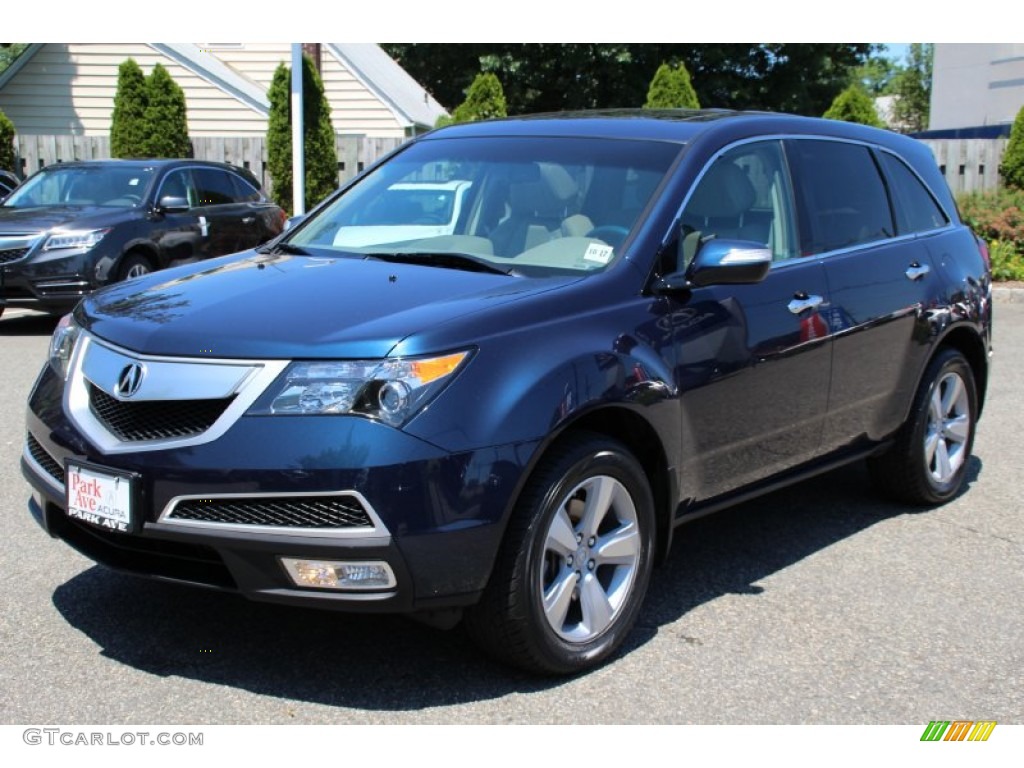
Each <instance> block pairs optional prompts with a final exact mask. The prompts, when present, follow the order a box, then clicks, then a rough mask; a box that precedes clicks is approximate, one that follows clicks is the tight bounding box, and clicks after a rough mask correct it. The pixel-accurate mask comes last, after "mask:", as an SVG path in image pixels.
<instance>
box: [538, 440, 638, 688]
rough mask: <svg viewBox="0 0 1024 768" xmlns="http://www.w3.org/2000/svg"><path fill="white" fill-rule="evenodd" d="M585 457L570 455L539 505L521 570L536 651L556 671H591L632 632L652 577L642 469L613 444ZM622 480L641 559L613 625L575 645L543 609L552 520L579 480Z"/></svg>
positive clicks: (590, 452) (591, 451)
mask: <svg viewBox="0 0 1024 768" xmlns="http://www.w3.org/2000/svg"><path fill="white" fill-rule="evenodd" d="M578 453H582V454H583V455H577V456H575V458H574V460H573V458H572V457H566V459H565V460H564V462H563V463H562V464H561V465H560V467H561V469H562V470H563V471H562V472H561V476H560V479H559V480H558V481H557V482H555V483H554V484H553V485H551V486H550V488H548V490H547V492H546V493H545V494H544V496H543V498H542V501H541V503H540V505H539V508H538V509H536V511H535V513H534V516H533V521H532V524H531V526H530V528H529V530H528V534H527V537H526V540H525V542H524V546H523V549H522V551H521V563H520V568H519V569H518V570H519V573H520V574H521V575H522V576H523V578H522V589H523V590H524V592H525V594H524V605H525V606H526V610H527V611H528V613H529V615H528V617H527V620H528V621H529V622H530V623H531V624H532V625H533V626H534V627H536V628H537V632H536V637H535V640H536V650H537V651H538V652H539V653H540V655H541V656H543V657H544V658H545V660H546V661H547V662H548V664H549V665H550V666H551V667H553V668H556V669H559V670H562V671H566V672H572V671H580V670H583V669H588V668H590V667H593V666H594V665H596V664H598V663H600V662H601V661H602V660H603V659H605V658H606V657H608V656H610V655H611V654H612V653H613V652H614V651H615V650H616V649H617V648H618V647H619V645H621V644H622V642H623V640H624V639H625V638H626V636H627V635H628V634H629V633H630V631H631V630H632V628H633V625H634V624H635V622H636V619H637V617H638V615H639V613H640V609H641V607H642V604H643V598H644V594H645V593H646V591H647V585H648V583H649V581H650V575H651V567H652V562H653V560H652V555H653V551H654V531H655V520H654V501H653V498H652V495H651V491H650V487H649V483H648V480H647V477H646V475H645V474H644V472H643V469H642V468H641V467H640V465H639V464H638V463H637V462H636V460H635V459H633V458H632V457H631V456H630V455H629V454H628V453H626V452H624V451H620V450H619V449H617V448H615V447H611V446H608V447H602V448H600V449H595V448H594V447H591V448H590V449H589V450H587V451H583V450H581V451H579V452H578ZM601 475H603V476H608V477H611V478H614V479H615V480H618V481H619V482H620V483H622V485H623V487H624V488H625V489H626V491H627V492H628V493H629V495H630V497H631V499H632V501H633V505H634V507H635V509H636V516H637V526H638V528H639V533H640V537H641V553H640V562H639V563H638V565H637V570H636V574H635V577H634V579H633V583H632V585H631V586H630V591H629V595H628V597H627V598H626V604H625V605H624V606H623V607H622V609H621V612H620V613H619V615H618V616H616V617H615V619H614V620H613V622H612V624H611V625H610V626H609V627H608V628H607V629H606V630H605V631H604V632H602V633H601V634H600V635H598V636H597V637H596V638H593V639H592V640H589V641H587V642H585V643H573V642H569V641H567V640H565V639H563V638H561V637H559V636H558V635H557V634H556V633H555V631H554V630H553V629H552V628H551V625H550V624H549V623H548V620H547V617H546V616H545V615H544V611H543V590H542V585H541V571H542V567H543V558H544V548H545V543H546V537H547V533H548V530H549V528H550V526H551V523H552V520H553V519H554V517H555V515H556V514H557V513H558V510H559V507H560V503H561V502H562V500H564V499H565V498H566V496H567V495H568V494H569V492H570V491H572V490H573V489H574V488H576V487H577V486H578V485H579V484H580V483H582V482H584V481H585V480H587V479H589V478H593V477H596V476H601Z"/></svg>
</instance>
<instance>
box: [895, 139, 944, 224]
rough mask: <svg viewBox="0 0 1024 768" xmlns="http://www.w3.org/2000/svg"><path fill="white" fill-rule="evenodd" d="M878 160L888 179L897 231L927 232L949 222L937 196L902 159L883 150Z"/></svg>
mask: <svg viewBox="0 0 1024 768" xmlns="http://www.w3.org/2000/svg"><path fill="white" fill-rule="evenodd" d="M879 160H880V162H881V164H882V168H883V169H884V170H885V175H886V176H887V177H888V179H889V188H890V190H891V191H892V198H893V200H892V202H893V208H894V209H895V212H896V232H897V233H898V234H901V235H906V234H911V233H914V232H928V231H930V230H933V229H939V228H941V227H944V226H946V225H947V224H948V223H949V219H948V218H947V217H946V214H945V213H943V211H942V208H940V207H939V204H938V203H936V202H935V198H933V197H932V195H931V193H930V192H929V191H928V189H927V188H926V187H925V185H924V184H923V183H922V182H921V180H920V179H919V178H918V177H917V176H916V175H915V174H914V172H913V171H911V170H910V169H909V168H908V167H907V166H906V165H905V164H904V162H903V161H902V160H900V159H899V158H897V157H894V156H892V155H890V154H889V153H888V152H880V153H879Z"/></svg>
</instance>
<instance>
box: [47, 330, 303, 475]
mask: <svg viewBox="0 0 1024 768" xmlns="http://www.w3.org/2000/svg"><path fill="white" fill-rule="evenodd" d="M289 362H290V361H289V360H232V359H217V358H191V357H168V356H162V355H143V354H139V353H137V352H132V351H130V350H126V349H122V348H120V347H117V346H115V345H113V344H110V343H108V342H105V341H101V340H99V339H97V338H96V337H95V336H93V335H92V334H90V333H88V332H86V331H83V332H82V335H81V337H80V338H79V340H78V343H77V345H76V346H75V350H74V352H73V353H72V356H71V361H70V365H69V366H68V368H69V373H68V382H67V386H65V388H64V411H65V413H67V414H68V417H69V418H70V419H71V421H72V422H73V423H74V424H75V426H76V427H77V428H78V429H79V430H80V431H81V432H82V433H83V434H84V435H85V436H86V437H87V438H88V439H89V440H90V441H91V442H92V443H93V444H94V445H95V446H96V447H98V448H99V449H100V450H101V451H102V452H103V453H106V454H111V455H112V454H121V453H138V452H142V451H157V450H166V449H168V448H184V447H188V446H193V445H202V444H204V443H209V442H212V441H214V440H216V439H217V438H219V437H220V436H221V435H223V434H224V433H225V432H227V431H228V430H229V429H230V428H231V427H232V425H234V423H235V422H236V421H238V419H239V418H241V417H242V415H243V414H245V412H246V411H247V410H249V407H250V406H251V405H252V404H253V403H254V402H256V399H257V398H258V397H259V396H260V395H261V394H263V392H264V390H266V388H267V387H269V386H270V385H271V383H273V381H274V380H275V379H276V378H277V377H278V376H279V375H280V374H281V372H282V371H283V370H284V369H285V368H286V367H287V366H288V364H289ZM132 363H139V364H141V366H142V367H143V368H144V369H145V370H146V380H145V381H144V382H143V383H142V386H141V387H140V389H139V392H138V393H137V395H133V396H132V397H130V398H129V397H125V396H122V395H121V394H120V393H119V392H118V391H117V384H118V379H119V376H120V374H121V373H122V372H123V370H124V368H126V367H127V366H129V365H131V364H132ZM90 388H95V389H98V390H100V391H102V392H103V393H104V394H105V395H106V396H107V398H110V399H112V400H114V401H118V402H122V403H125V404H128V403H132V404H134V403H147V404H148V405H154V406H157V407H158V405H157V404H159V403H166V404H167V405H168V407H170V408H173V407H174V404H175V402H180V401H183V400H205V399H210V400H216V399H222V400H230V402H229V404H227V405H226V407H225V408H224V409H223V412H222V413H221V414H220V415H219V416H218V417H217V418H216V419H215V420H214V421H213V422H212V423H211V424H210V425H209V428H208V429H205V430H203V431H200V432H196V433H193V434H185V435H180V436H171V437H155V438H145V439H125V438H126V437H128V438H131V437H132V436H131V435H124V434H118V431H117V429H116V428H114V427H113V426H111V425H108V424H107V423H105V422H104V419H103V418H102V417H101V415H97V413H96V411H95V410H94V407H93V403H92V398H91V397H90V394H91V393H90ZM134 437H136V438H138V437H140V436H139V435H136V436H134Z"/></svg>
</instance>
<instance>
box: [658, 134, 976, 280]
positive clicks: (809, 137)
mask: <svg viewBox="0 0 1024 768" xmlns="http://www.w3.org/2000/svg"><path fill="white" fill-rule="evenodd" d="M789 140H805V141H833V142H838V143H841V144H854V145H856V146H859V147H864V148H866V149H867V150H868V151H877V152H886V153H887V154H889V155H892V156H893V157H894V158H896V159H897V160H899V161H900V162H902V163H903V165H905V166H906V167H907V168H908V169H909V170H910V172H911V173H913V174H914V176H915V177H917V180H918V181H920V182H921V184H923V185H924V188H925V190H926V191H927V192H928V194H929V195H931V197H932V200H934V201H935V204H936V205H937V206H938V207H939V210H940V211H942V213H943V215H944V216H945V217H946V225H945V226H942V227H937V228H936V229H928V230H922V231H920V232H910V233H907V234H905V235H893V236H892V237H884V238H880V239H878V240H872V241H870V242H867V243H855V244H854V245H850V246H845V247H843V248H835V249H833V250H831V251H821V252H820V253H813V254H808V255H807V256H798V257H796V258H793V259H783V260H781V261H773V262H772V266H771V269H772V270H774V269H776V268H777V267H784V266H786V265H789V264H807V263H810V262H811V261H812V260H815V259H827V258H830V257H832V256H838V255H843V254H847V253H852V252H854V251H858V250H862V249H864V248H873V247H875V246H877V245H879V244H881V243H886V244H888V243H894V242H899V241H901V240H912V239H915V238H919V237H930V236H932V235H936V234H940V233H944V232H949V231H953V230H954V229H956V226H957V224H956V220H955V218H954V217H953V216H950V214H949V211H947V210H946V208H945V206H943V205H942V203H941V202H940V201H939V200H937V199H936V198H935V195H934V193H933V192H932V190H931V187H929V186H928V184H927V182H925V180H924V179H922V178H921V175H920V174H919V173H917V171H916V170H915V169H914V167H913V166H911V165H910V164H909V163H907V162H906V161H904V160H903V158H902V156H901V155H900V154H899V153H898V152H895V151H893V150H891V149H889V148H888V147H884V146H882V145H880V144H875V143H872V142H867V141H861V140H859V139H849V138H846V137H843V136H825V135H821V134H816V133H773V134H763V135H761V136H751V137H749V138H745V139H737V140H736V141H734V142H731V143H729V144H726V145H724V146H723V147H722V148H721V149H719V150H718V151H717V152H715V153H714V154H713V155H711V157H709V158H708V161H707V162H706V163H704V166H703V167H702V168H701V169H700V172H699V173H698V174H697V175H696V176H695V177H694V179H693V182H692V183H691V184H690V187H689V189H687V190H686V195H684V197H683V201H682V203H681V204H680V205H679V207H678V208H676V212H675V214H674V215H673V217H672V223H671V224H670V225H669V230H668V232H667V233H666V234H665V236H664V237H663V238H662V241H661V242H662V248H664V247H666V246H667V245H668V244H669V243H670V242H671V240H672V238H673V236H674V233H675V231H676V230H677V229H678V224H679V222H680V220H681V219H682V216H683V211H684V210H686V206H687V204H688V203H689V202H690V198H691V197H692V196H693V193H694V191H695V190H696V189H697V187H698V186H699V185H700V182H701V180H702V179H703V178H704V176H705V174H707V172H708V169H709V168H711V166H712V165H713V164H714V163H715V162H716V161H717V160H718V159H719V158H720V157H721V156H722V155H724V154H725V153H727V152H729V151H731V150H733V149H735V148H737V147H742V146H745V145H747V144H760V143H764V142H769V141H777V142H784V141H789ZM786 166H787V169H786V171H787V173H788V174H789V175H790V177H791V178H792V172H791V169H790V168H789V161H788V159H787V161H786ZM878 175H879V178H880V179H881V180H882V181H883V183H885V182H887V181H888V179H886V177H885V174H884V172H883V171H881V170H879V172H878ZM790 187H791V189H792V188H795V187H794V185H793V183H792V181H791V183H790ZM793 202H794V204H795V200H794V201H793ZM890 205H891V203H890Z"/></svg>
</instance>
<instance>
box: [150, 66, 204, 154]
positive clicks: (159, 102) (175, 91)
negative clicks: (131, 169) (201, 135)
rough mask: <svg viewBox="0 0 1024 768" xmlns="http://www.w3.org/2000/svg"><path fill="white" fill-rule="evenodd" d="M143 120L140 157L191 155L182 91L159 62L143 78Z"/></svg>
mask: <svg viewBox="0 0 1024 768" xmlns="http://www.w3.org/2000/svg"><path fill="white" fill-rule="evenodd" d="M144 122H145V125H146V135H145V137H144V138H143V142H142V153H143V156H145V157H188V156H189V155H191V154H192V144H191V142H190V141H189V138H188V116H187V114H186V107H185V92H184V91H183V90H181V86H180V85H178V84H177V83H176V82H174V79H173V78H172V77H171V75H170V73H168V71H167V70H166V69H165V68H164V66H163V65H162V64H159V63H157V64H156V65H155V66H154V67H153V71H152V72H151V73H150V75H149V77H147V78H146V109H145V111H144Z"/></svg>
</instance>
